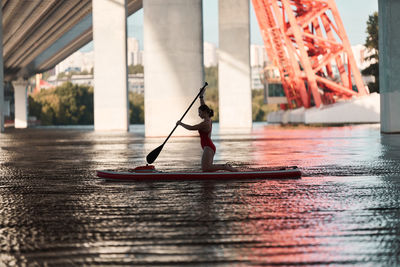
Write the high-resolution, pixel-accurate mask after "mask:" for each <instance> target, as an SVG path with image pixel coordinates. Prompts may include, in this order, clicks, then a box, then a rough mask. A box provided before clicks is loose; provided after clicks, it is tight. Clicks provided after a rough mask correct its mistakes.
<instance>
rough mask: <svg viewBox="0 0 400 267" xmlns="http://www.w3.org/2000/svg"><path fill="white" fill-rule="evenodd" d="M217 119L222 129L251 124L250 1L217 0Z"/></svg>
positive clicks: (248, 126)
mask: <svg viewBox="0 0 400 267" xmlns="http://www.w3.org/2000/svg"><path fill="white" fill-rule="evenodd" d="M218 9H219V62H218V83H219V85H218V87H219V116H220V118H219V120H220V128H221V130H223V129H250V128H251V126H252V110H251V109H252V105H251V77H250V20H249V16H250V14H249V0H219V8H218Z"/></svg>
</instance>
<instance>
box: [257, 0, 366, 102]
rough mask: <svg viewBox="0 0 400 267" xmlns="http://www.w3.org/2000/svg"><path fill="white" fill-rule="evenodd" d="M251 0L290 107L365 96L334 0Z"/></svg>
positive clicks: (267, 50)
mask: <svg viewBox="0 0 400 267" xmlns="http://www.w3.org/2000/svg"><path fill="white" fill-rule="evenodd" d="M252 1H253V6H254V9H255V12H256V16H257V20H258V23H259V26H260V29H261V34H262V37H263V40H264V44H265V49H266V52H267V55H268V58H269V60H270V61H272V62H273V64H274V65H275V66H277V67H278V68H279V72H280V76H281V80H282V86H283V89H284V91H285V95H286V98H287V100H288V106H289V108H296V107H302V106H303V107H305V108H309V107H311V106H313V105H315V106H317V107H319V106H320V105H321V104H330V103H334V102H335V101H336V100H337V99H346V98H351V97H353V96H361V95H366V94H368V90H367V89H366V87H365V85H364V83H363V81H362V78H361V74H360V71H359V70H358V68H357V65H356V61H355V59H354V55H353V52H352V50H351V46H350V42H349V40H348V38H347V35H346V32H345V29H344V26H343V22H342V20H341V18H340V15H339V12H338V10H337V7H336V3H335V1H334V0H252ZM346 63H347V64H346ZM353 84H355V86H354V87H353Z"/></svg>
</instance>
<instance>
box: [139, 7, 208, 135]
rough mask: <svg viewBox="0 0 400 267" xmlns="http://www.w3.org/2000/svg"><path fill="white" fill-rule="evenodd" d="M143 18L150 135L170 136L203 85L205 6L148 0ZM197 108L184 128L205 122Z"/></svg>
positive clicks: (146, 104) (146, 94)
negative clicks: (203, 10) (198, 113)
mask: <svg viewBox="0 0 400 267" xmlns="http://www.w3.org/2000/svg"><path fill="white" fill-rule="evenodd" d="M143 14H144V53H145V55H144V73H145V75H144V79H145V80H144V84H145V133H146V136H167V135H168V134H169V133H170V132H171V130H172V128H173V127H174V126H175V123H176V121H177V120H178V119H179V118H180V117H181V116H182V115H183V113H184V112H185V110H186V109H187V107H188V106H189V104H190V103H191V102H192V101H193V99H194V97H195V96H196V95H197V93H198V92H199V89H200V88H201V87H202V86H203V21H202V1H201V0H190V1H188V0H144V1H143ZM197 107H198V105H194V107H193V108H192V109H191V111H190V112H189V113H188V114H187V115H186V117H185V119H184V120H183V121H184V122H185V123H189V124H193V123H196V122H200V118H199V117H198V116H197ZM174 134H175V135H188V134H193V132H192V133H190V132H189V131H187V130H184V129H183V128H182V127H178V128H177V130H176V132H175V133H174Z"/></svg>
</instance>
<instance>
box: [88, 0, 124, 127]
mask: <svg viewBox="0 0 400 267" xmlns="http://www.w3.org/2000/svg"><path fill="white" fill-rule="evenodd" d="M92 6H93V46H94V64H95V65H94V128H95V130H122V131H127V130H128V127H129V121H128V120H129V118H128V111H129V105H128V76H127V58H126V54H127V52H126V50H127V48H126V47H127V44H126V43H127V41H126V36H127V34H126V32H127V25H126V24H127V22H126V14H127V5H126V0H112V1H110V0H93V1H92Z"/></svg>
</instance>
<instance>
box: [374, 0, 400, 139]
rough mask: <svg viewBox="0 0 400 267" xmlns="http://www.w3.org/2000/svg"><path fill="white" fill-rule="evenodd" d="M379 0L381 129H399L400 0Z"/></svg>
mask: <svg viewBox="0 0 400 267" xmlns="http://www.w3.org/2000/svg"><path fill="white" fill-rule="evenodd" d="M378 3H379V75H380V79H379V81H380V85H379V87H380V94H381V131H382V132H383V133H400V105H399V103H400V75H399V73H400V47H399V43H400V2H399V1H398V0H379V2H378Z"/></svg>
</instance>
